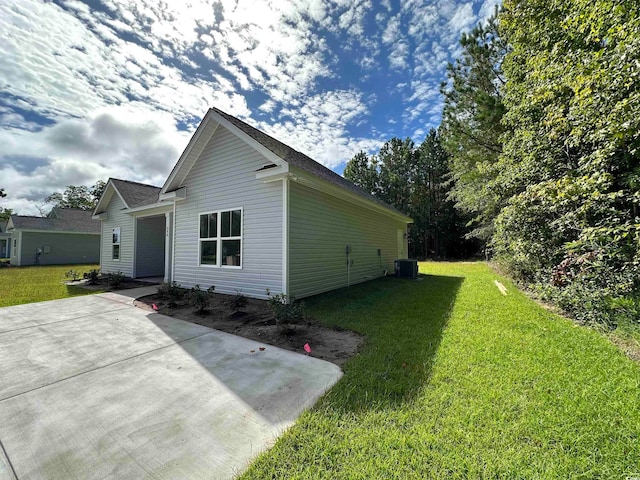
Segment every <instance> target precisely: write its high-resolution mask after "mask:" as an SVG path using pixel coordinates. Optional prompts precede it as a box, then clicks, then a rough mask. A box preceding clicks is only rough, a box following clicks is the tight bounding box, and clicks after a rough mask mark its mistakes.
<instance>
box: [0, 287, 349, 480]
mask: <svg viewBox="0 0 640 480" xmlns="http://www.w3.org/2000/svg"><path fill="white" fill-rule="evenodd" d="M153 292H155V288H153V287H143V288H139V289H134V290H128V291H122V292H118V293H104V294H100V295H91V296H84V297H75V298H70V299H64V300H54V301H50V302H42V303H35V304H29V305H19V306H15V307H8V308H1V309H0V480H9V479H11V480H15V479H20V480H24V479H64V480H71V479H83V480H85V479H103V478H114V479H115V478H117V479H130V478H134V479H135V478H152V479H201V478H202V479H205V478H206V479H228V478H233V477H234V476H235V475H236V474H238V473H239V472H241V471H242V470H243V469H244V468H245V467H246V465H247V464H248V463H249V462H250V460H251V459H252V458H254V457H255V456H256V455H257V454H258V453H259V452H261V451H262V450H264V449H265V448H268V447H269V446H270V445H271V444H272V443H273V442H274V441H275V439H276V438H277V436H278V435H279V434H280V433H281V432H282V431H283V430H284V429H286V428H287V427H288V426H289V425H291V424H292V423H293V422H294V420H295V419H296V418H297V417H298V416H299V415H300V414H301V413H302V411H303V410H304V409H306V408H308V407H309V406H311V405H313V404H314V403H315V402H316V400H317V399H318V398H319V396H321V395H322V394H323V393H324V392H325V391H326V390H327V389H329V388H330V387H331V386H332V385H333V384H334V383H335V382H336V381H337V380H338V379H339V378H340V377H341V375H342V372H341V371H340V369H339V368H338V367H337V366H335V365H333V364H331V363H328V362H324V361H321V360H317V359H314V358H311V357H306V356H304V355H299V354H296V353H293V352H289V351H285V350H281V349H278V348H276V347H272V346H269V345H263V344H259V343H256V342H254V341H251V340H247V339H244V338H241V337H236V336H234V335H229V334H226V333H223V332H219V331H216V330H212V329H209V328H206V327H202V326H199V325H194V324H191V323H188V322H183V321H181V320H175V319H172V318H169V317H165V316H163V315H159V314H156V313H149V312H147V311H144V310H141V309H138V308H135V307H133V306H132V302H133V299H134V298H135V297H139V296H141V295H145V294H148V293H153ZM260 347H265V350H264V351H261V350H260ZM252 350H253V351H254V352H251V351H252Z"/></svg>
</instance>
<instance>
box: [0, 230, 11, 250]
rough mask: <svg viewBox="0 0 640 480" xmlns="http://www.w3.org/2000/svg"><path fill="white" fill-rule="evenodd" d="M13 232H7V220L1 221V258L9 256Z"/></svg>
mask: <svg viewBox="0 0 640 480" xmlns="http://www.w3.org/2000/svg"><path fill="white" fill-rule="evenodd" d="M10 253H11V234H10V233H7V222H0V258H9V255H10Z"/></svg>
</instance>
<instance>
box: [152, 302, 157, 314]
mask: <svg viewBox="0 0 640 480" xmlns="http://www.w3.org/2000/svg"><path fill="white" fill-rule="evenodd" d="M151 308H153V309H154V310H155V311H156V312H157V311H158V306H157V305H156V304H155V303H152V304H151Z"/></svg>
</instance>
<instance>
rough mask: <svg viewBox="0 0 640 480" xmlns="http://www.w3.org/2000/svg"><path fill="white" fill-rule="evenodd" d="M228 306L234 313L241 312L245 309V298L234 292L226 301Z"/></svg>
mask: <svg viewBox="0 0 640 480" xmlns="http://www.w3.org/2000/svg"><path fill="white" fill-rule="evenodd" d="M227 303H228V305H229V307H231V308H232V309H233V311H235V312H242V311H243V310H244V309H245V308H246V307H247V297H245V296H244V295H243V294H242V293H241V292H239V291H238V292H236V294H235V295H234V296H233V297H231V298H230V299H229V300H228V302H227Z"/></svg>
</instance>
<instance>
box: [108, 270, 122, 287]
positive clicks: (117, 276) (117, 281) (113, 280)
mask: <svg viewBox="0 0 640 480" xmlns="http://www.w3.org/2000/svg"><path fill="white" fill-rule="evenodd" d="M125 279H126V277H125V276H124V273H122V272H115V273H110V274H109V286H110V287H113V288H118V287H119V286H121V285H122V284H123V283H124V281H125Z"/></svg>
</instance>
